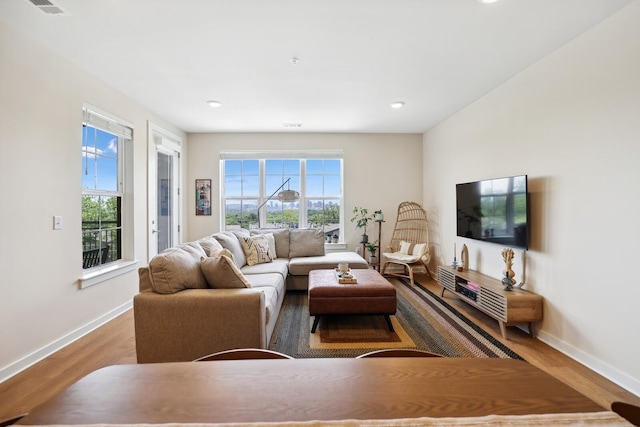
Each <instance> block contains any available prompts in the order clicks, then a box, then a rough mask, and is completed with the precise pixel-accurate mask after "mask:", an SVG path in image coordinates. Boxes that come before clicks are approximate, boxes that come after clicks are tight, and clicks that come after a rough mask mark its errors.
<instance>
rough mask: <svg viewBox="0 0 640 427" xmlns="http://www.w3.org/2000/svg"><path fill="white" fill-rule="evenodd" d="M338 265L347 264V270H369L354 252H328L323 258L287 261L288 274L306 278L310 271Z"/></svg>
mask: <svg viewBox="0 0 640 427" xmlns="http://www.w3.org/2000/svg"><path fill="white" fill-rule="evenodd" d="M338 263H348V264H349V268H353V269H355V268H369V264H368V263H367V261H366V260H365V259H364V258H362V257H361V256H360V255H358V254H357V253H355V252H350V251H344V252H329V253H328V254H326V255H324V256H313V257H298V258H291V259H290V260H289V274H290V275H292V276H307V275H308V274H309V272H310V271H311V270H324V269H327V268H336V267H338Z"/></svg>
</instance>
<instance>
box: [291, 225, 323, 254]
mask: <svg viewBox="0 0 640 427" xmlns="http://www.w3.org/2000/svg"><path fill="white" fill-rule="evenodd" d="M322 255H324V233H323V232H322V230H321V229H319V228H317V229H313V228H304V229H303V228H293V229H291V230H289V258H295V257H303V256H322Z"/></svg>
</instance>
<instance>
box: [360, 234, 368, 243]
mask: <svg viewBox="0 0 640 427" xmlns="http://www.w3.org/2000/svg"><path fill="white" fill-rule="evenodd" d="M368 241H369V236H367V235H366V234H361V235H360V243H367V242H368Z"/></svg>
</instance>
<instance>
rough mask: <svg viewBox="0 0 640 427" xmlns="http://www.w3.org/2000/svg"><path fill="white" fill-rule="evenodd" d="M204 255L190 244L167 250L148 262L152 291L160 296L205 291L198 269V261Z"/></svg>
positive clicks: (205, 282)
mask: <svg viewBox="0 0 640 427" xmlns="http://www.w3.org/2000/svg"><path fill="white" fill-rule="evenodd" d="M203 255H206V254H205V252H204V250H203V249H202V247H201V246H200V245H199V244H198V243H196V242H191V243H187V244H184V245H180V246H177V247H175V248H169V249H167V250H165V251H164V252H162V253H160V254H158V255H156V256H154V257H153V258H152V259H151V261H150V262H149V276H150V278H151V286H152V287H153V290H154V291H156V292H157V293H160V294H173V293H176V292H180V291H182V290H184V289H206V288H207V281H206V280H205V278H204V276H203V275H202V272H201V271H200V267H199V265H198V264H199V263H198V261H199V259H200V257H202V256H203Z"/></svg>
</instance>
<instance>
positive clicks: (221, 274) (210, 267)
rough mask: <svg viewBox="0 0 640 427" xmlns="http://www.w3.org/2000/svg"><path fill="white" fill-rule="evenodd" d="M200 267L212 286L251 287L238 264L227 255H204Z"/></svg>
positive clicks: (223, 287)
mask: <svg viewBox="0 0 640 427" xmlns="http://www.w3.org/2000/svg"><path fill="white" fill-rule="evenodd" d="M200 269H201V270H202V273H203V275H204V277H205V278H206V281H207V283H208V284H209V287H210V288H213V289H230V288H250V287H251V284H250V283H249V282H248V281H247V279H246V278H245V277H244V275H243V274H242V273H241V272H240V270H239V269H238V267H237V266H236V264H235V263H234V262H233V261H232V260H231V258H229V257H228V256H225V255H216V256H212V257H202V258H201V259H200Z"/></svg>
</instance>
